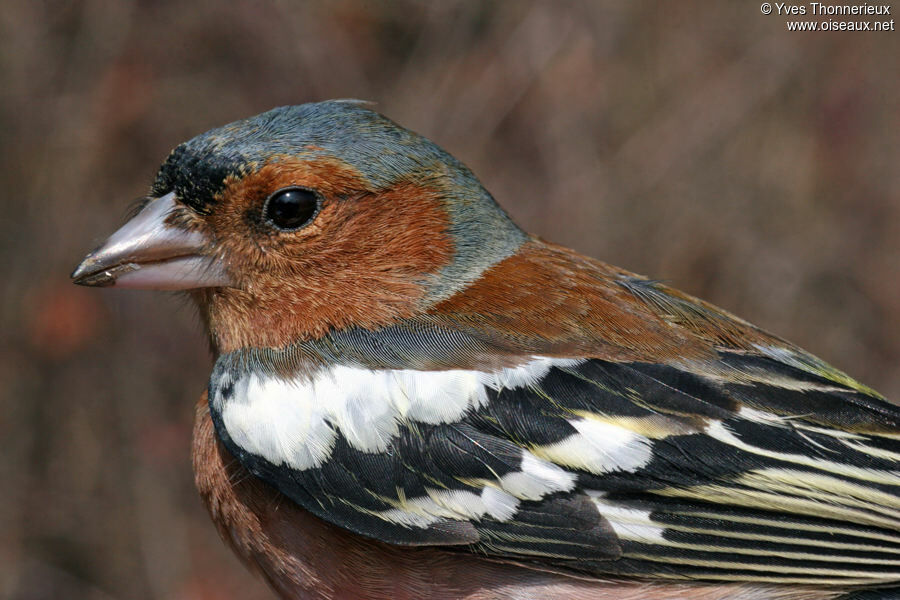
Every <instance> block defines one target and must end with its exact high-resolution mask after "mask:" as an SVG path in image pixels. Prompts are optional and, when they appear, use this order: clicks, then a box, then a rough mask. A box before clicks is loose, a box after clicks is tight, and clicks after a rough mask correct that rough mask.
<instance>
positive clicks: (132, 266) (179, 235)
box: [72, 192, 232, 290]
mask: <svg viewBox="0 0 900 600" xmlns="http://www.w3.org/2000/svg"><path fill="white" fill-rule="evenodd" d="M174 208H175V194H174V192H173V193H169V194H166V195H165V196H162V197H160V198H154V199H153V200H151V201H150V203H149V204H147V206H145V207H144V208H143V209H142V210H141V212H139V213H138V214H137V215H136V216H135V217H134V218H133V219H131V220H130V221H128V222H127V223H125V225H123V226H122V228H121V229H119V230H118V231H116V232H115V233H114V234H112V235H111V236H110V237H109V239H108V240H106V242H105V243H104V244H103V245H102V246H100V248H98V249H97V250H94V251H93V252H91V253H90V254H88V255H87V256H86V257H85V259H84V260H83V261H82V262H81V264H80V265H78V267H77V268H76V269H75V271H74V272H73V273H72V280H73V281H74V282H75V283H77V284H78V285H91V286H115V287H118V288H134V289H153V290H189V289H194V288H202V287H222V286H230V285H232V282H231V279H230V278H229V277H228V274H227V273H226V272H225V269H224V265H222V263H221V261H220V260H216V259H215V258H214V257H212V256H208V255H206V254H204V251H205V250H206V249H207V248H208V247H209V245H210V240H209V239H208V238H207V237H206V236H205V235H203V234H202V233H199V232H197V231H186V230H184V229H180V228H178V227H175V226H172V225H170V224H167V223H166V218H167V217H168V216H169V215H170V214H171V213H172V210H173V209H174Z"/></svg>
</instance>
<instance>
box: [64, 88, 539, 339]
mask: <svg viewBox="0 0 900 600" xmlns="http://www.w3.org/2000/svg"><path fill="white" fill-rule="evenodd" d="M525 239H526V235H525V234H524V233H523V232H522V231H521V230H520V229H519V228H518V227H516V226H515V225H514V224H513V223H512V222H511V221H510V220H509V218H508V217H507V216H506V214H505V213H504V212H503V210H502V209H501V208H500V207H499V206H497V204H496V203H495V202H494V200H493V199H492V198H491V196H490V194H488V192H487V191H486V190H485V189H484V188H483V187H482V186H481V184H480V183H479V182H478V180H477V179H476V178H475V176H474V175H473V174H472V172H471V171H469V170H468V169H467V168H466V167H465V166H464V165H463V164H461V163H460V162H458V161H457V160H455V159H454V158H453V157H452V156H450V155H449V154H447V153H446V152H444V151H443V150H442V149H441V148H439V147H438V146H437V145H435V144H434V143H432V142H430V141H429V140H427V139H425V138H423V137H421V136H419V135H417V134H415V133H413V132H411V131H409V130H406V129H404V128H402V127H400V126H398V125H397V124H395V123H393V122H392V121H390V120H389V119H387V118H385V117H383V116H382V115H380V114H378V113H376V112H373V111H372V110H369V109H368V108H365V107H364V106H363V105H361V104H360V103H358V102H348V101H332V102H322V103H316V104H304V105H300V106H287V107H281V108H276V109H274V110H271V111H269V112H266V113H263V114H261V115H257V116H255V117H251V118H249V119H245V120H243V121H237V122H235V123H231V124H229V125H225V126H224V127H220V128H218V129H214V130H212V131H209V132H207V133H204V134H202V135H200V136H197V137H195V138H194V139H192V140H190V141H188V142H185V143H183V144H181V145H180V146H178V147H177V148H175V150H173V151H172V153H171V154H170V155H169V157H168V158H167V159H166V161H165V162H164V163H163V165H162V167H161V168H160V170H159V173H158V175H157V177H156V181H155V183H154V184H153V187H152V190H151V194H150V197H149V199H148V201H147V202H146V204H145V205H144V206H143V208H142V209H141V211H140V212H139V213H138V214H137V215H136V216H135V217H134V218H133V219H131V220H130V221H129V222H128V223H126V224H125V225H124V226H123V227H122V228H121V229H119V230H118V231H117V232H116V233H114V234H113V235H112V236H111V237H110V238H109V239H108V240H107V241H106V242H105V243H104V244H103V245H102V246H101V247H100V248H99V249H97V250H95V251H94V252H92V253H91V254H90V255H88V256H87V257H86V258H85V260H84V261H83V262H82V263H81V264H80V265H79V266H78V268H77V269H76V270H75V272H74V273H73V275H72V277H73V278H74V280H75V282H76V283H80V284H84V285H99V286H115V287H122V288H148V289H176V290H193V291H192V292H191V293H192V295H193V296H194V297H195V299H196V300H197V302H198V304H199V306H200V309H201V314H202V315H203V317H204V319H205V321H206V324H207V326H208V328H209V332H210V336H211V339H212V343H213V345H214V346H215V347H216V349H217V350H218V351H220V352H228V351H231V350H235V349H238V348H243V347H258V348H259V347H274V348H278V347H284V346H287V345H289V344H290V343H291V342H294V341H298V340H302V339H310V338H317V337H320V336H322V335H324V334H326V333H327V332H328V331H331V330H337V329H343V328H347V327H351V326H358V327H366V328H376V327H379V326H383V325H386V324H389V323H392V322H395V321H398V320H400V319H403V318H407V317H410V316H413V315H415V314H418V313H421V312H422V311H424V310H426V309H427V308H428V307H429V306H432V305H434V304H435V303H437V302H439V301H441V300H443V299H445V298H448V297H449V296H451V295H453V294H454V293H455V292H457V291H459V290H460V289H462V288H463V287H465V286H466V285H467V284H468V283H470V282H472V281H474V280H475V279H477V278H478V277H479V275H480V274H481V273H482V272H483V271H484V270H485V269H487V268H488V267H490V266H491V265H493V264H495V263H496V262H498V261H500V260H502V259H503V258H505V257H507V256H509V255H511V254H512V253H514V252H515V251H516V249H517V248H518V247H519V246H520V245H521V244H522V243H523V242H524V241H525Z"/></svg>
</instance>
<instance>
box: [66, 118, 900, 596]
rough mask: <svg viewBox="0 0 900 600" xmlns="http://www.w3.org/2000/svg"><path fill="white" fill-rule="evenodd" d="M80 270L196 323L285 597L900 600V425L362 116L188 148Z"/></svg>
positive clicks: (766, 337) (225, 529) (831, 371)
mask: <svg viewBox="0 0 900 600" xmlns="http://www.w3.org/2000/svg"><path fill="white" fill-rule="evenodd" d="M72 278H73V280H74V283H76V284H80V285H87V286H97V287H114V288H138V289H157V290H181V291H184V292H185V293H187V294H188V295H189V296H190V297H191V299H192V300H193V301H194V302H195V304H196V306H197V307H198V313H199V315H200V319H201V320H202V322H203V325H204V326H205V330H206V332H207V334H208V338H209V344H210V347H211V349H212V354H213V358H214V366H213V369H212V373H211V375H210V378H209V382H208V386H207V389H206V392H205V393H204V394H203V396H202V397H201V398H200V400H199V402H198V404H197V406H196V422H195V427H194V432H193V442H192V461H193V468H194V474H195V482H196V485H197V488H198V490H199V492H200V495H201V497H202V499H203V501H204V503H205V505H206V507H207V509H208V512H209V513H210V515H211V517H212V520H213V521H214V523H215V525H216V527H217V529H218V532H219V533H220V535H221V537H222V538H223V539H224V541H225V542H226V543H227V544H228V545H230V546H231V548H232V549H233V550H234V551H235V552H236V553H237V555H238V556H239V557H240V558H241V559H242V560H243V561H244V563H245V564H246V565H247V566H248V567H249V568H250V569H252V570H253V571H255V572H256V573H257V574H258V575H259V576H261V577H262V578H263V579H264V580H265V581H266V582H267V583H268V584H269V585H270V587H271V588H272V590H273V591H274V593H275V594H277V595H278V596H279V597H280V598H315V599H334V598H367V599H376V598H398V599H407V598H436V599H450V598H468V599H471V600H476V599H478V600H487V599H495V600H499V599H513V598H515V599H525V598H570V599H575V600H589V599H590V600H606V599H613V598H615V599H617V600H637V599H650V600H667V599H675V598H697V599H701V600H725V599H728V600H775V599H777V600H838V599H840V600H864V599H868V600H874V599H887V598H898V597H900V494H898V491H900V428H898V423H900V408H898V406H897V405H896V404H894V403H891V402H889V401H888V400H887V399H885V398H884V397H883V396H882V395H880V394H879V393H878V392H876V391H875V390H873V389H871V388H869V387H867V386H865V385H863V384H862V383H859V382H857V381H856V380H854V379H853V378H851V377H850V376H849V375H846V374H845V373H843V372H842V371H839V370H838V369H836V368H834V367H832V366H830V365H828V364H827V363H825V362H824V361H822V360H821V359H819V358H817V357H815V356H813V355H812V354H810V353H808V352H806V351H804V350H803V349H801V348H799V347H797V346H795V345H793V344H791V343H789V342H787V341H785V340H783V339H781V338H779V337H776V336H774V335H772V334H769V333H767V332H765V331H763V330H762V329H760V328H758V327H756V326H754V325H752V324H750V323H748V322H746V321H744V320H741V319H740V318H738V317H735V316H733V315H731V314H729V313H728V312H726V311H724V310H722V309H720V308H717V307H715V306H713V305H712V304H709V303H707V302H704V301H702V300H699V299H697V298H694V297H692V296H690V295H687V294H685V293H683V292H680V291H678V290H676V289H674V288H672V287H669V286H668V285H666V284H664V283H663V282H661V281H658V280H654V279H648V278H646V277H643V276H639V275H636V274H634V273H631V272H629V271H627V270H625V269H621V268H618V267H615V266H611V265H608V264H606V263H603V262H601V261H599V260H595V259H593V258H589V257H586V256H583V255H581V254H578V253H577V252H575V251H574V250H571V249H568V248H566V247H563V246H559V245H555V244H553V243H551V242H548V241H544V240H542V239H541V238H539V237H536V236H534V235H530V234H528V233H526V232H525V231H524V230H522V229H521V228H520V227H519V226H518V225H516V224H515V223H514V222H513V221H512V220H511V218H510V217H509V216H508V215H507V213H506V212H505V211H504V210H503V209H502V208H501V206H500V205H499V204H498V203H497V202H496V201H495V200H494V198H493V197H492V196H491V194H490V193H489V192H488V191H487V190H486V189H485V188H484V186H483V185H482V184H481V183H480V182H479V180H478V179H477V178H476V176H475V175H474V174H473V172H472V171H470V170H469V169H468V168H467V167H466V166H465V165H463V164H462V163H461V162H459V161H458V160H457V159H455V158H454V157H452V156H451V155H450V154H448V153H447V152H446V151H444V150H443V149H442V148H440V147H439V146H438V145H436V144H435V143H433V142H432V141H430V140H428V139H427V138H425V137H423V136H421V135H419V134H417V133H414V132H412V131H410V130H408V129H405V128H403V127H402V126H400V125H398V124H396V123H395V122H393V121H391V120H390V119H389V118H387V117H385V116H383V115H381V114H379V113H378V112H376V111H375V110H373V109H372V108H371V107H370V105H368V104H366V103H363V102H360V101H349V100H333V101H324V102H317V103H308V104H302V105H295V106H283V107H280V108H275V109H273V110H270V111H268V112H264V113H262V114H259V115H256V116H253V117H250V118H247V119H244V120H239V121H236V122H234V123H231V124H228V125H225V126H223V127H219V128H217V129H213V130H211V131H208V132H206V133H203V134H201V135H198V136H197V137H194V138H193V139H191V140H189V141H187V142H185V143H182V144H181V145H179V146H177V147H176V148H175V149H174V150H173V151H172V152H171V154H170V155H169V156H168V157H167V158H166V159H165V161H164V163H163V164H162V166H161V167H160V169H159V171H158V174H157V176H156V179H155V181H154V183H153V184H152V187H151V190H150V193H149V194H148V196H147V197H146V198H145V199H144V200H143V202H142V203H141V206H140V208H139V211H138V212H137V213H136V216H134V217H133V218H132V219H131V220H129V221H128V222H126V224H125V225H124V226H122V227H121V229H119V230H118V231H116V232H115V233H113V234H112V235H111V236H110V237H109V238H108V239H107V240H106V241H105V242H104V243H103V245H101V246H100V247H99V248H98V249H96V250H95V251H93V252H92V253H90V254H88V255H87V257H86V258H85V259H84V260H83V262H82V263H81V264H80V265H79V266H78V267H77V268H76V270H75V271H74V272H73V273H72Z"/></svg>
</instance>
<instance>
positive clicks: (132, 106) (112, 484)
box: [0, 0, 900, 600]
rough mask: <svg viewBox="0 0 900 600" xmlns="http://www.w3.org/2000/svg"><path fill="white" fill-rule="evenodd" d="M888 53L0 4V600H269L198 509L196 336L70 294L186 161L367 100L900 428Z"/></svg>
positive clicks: (107, 6)
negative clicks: (295, 118)
mask: <svg viewBox="0 0 900 600" xmlns="http://www.w3.org/2000/svg"><path fill="white" fill-rule="evenodd" d="M894 8H895V9H897V10H900V5H895V6H894ZM898 35H900V34H898V33H897V32H890V31H888V32H870V33H856V32H830V33H803V34H801V33H789V32H787V31H786V27H785V18H784V17H779V16H773V15H770V16H764V15H762V14H761V13H760V10H759V5H758V4H757V3H754V2H716V1H712V0H710V1H707V2H694V1H679V2H627V3H626V2H601V1H594V2H587V1H585V2H566V1H558V2H556V1H554V2H551V1H547V2H525V1H521V2H518V1H517V2H512V1H510V2H455V1H441V2H424V1H422V2H412V1H404V2H375V1H369V2H351V1H336V2H318V3H317V2H307V3H302V4H301V3H297V2H287V1H285V2H257V1H249V0H243V1H237V2H230V3H227V4H226V3H221V4H220V3H215V2H209V1H200V2H194V3H190V4H188V3H183V2H172V1H161V2H150V1H144V2H135V1H133V0H132V1H121V2H111V1H110V2H107V1H102V0H84V1H77V2H30V1H25V0H7V1H5V2H4V3H3V6H2V8H0V82H2V83H0V87H2V91H0V136H2V137H0V140H2V147H0V153H2V164H0V190H2V191H0V217H2V219H0V282H2V284H0V285H2V287H0V448H2V451H0V482H2V483H0V486H2V489H0V598H4V599H13V600H43V599H56V598H64V599H66V598H74V599H92V600H93V599H96V600H109V599H137V600H144V599H147V600H149V599H176V600H201V599H202V600H212V599H217V600H218V599H222V600H229V599H251V600H253V599H262V598H269V597H270V596H269V594H268V591H267V590H266V589H265V587H264V586H263V585H262V584H260V583H258V582H257V581H256V580H254V579H253V578H252V577H251V576H250V575H249V574H247V573H246V572H245V571H244V569H243V568H242V567H241V566H240V565H239V563H238V562H237V560H236V559H235V558H233V557H232V556H231V554H230V553H229V552H228V551H227V550H226V549H225V547H224V546H223V544H221V543H220V541H219V540H218V538H217V536H216V534H215V532H214V529H213V527H212V525H211V524H210V523H209V521H208V518H207V516H206V514H205V512H204V510H203V509H202V507H201V505H200V502H199V499H198V498H197V497H196V494H195V492H194V490H193V487H192V481H191V473H190V466H189V459H188V455H189V439H190V427H191V418H192V413H193V405H194V402H195V400H196V398H197V397H198V395H199V394H200V392H201V391H202V389H203V388H204V386H205V383H206V378H207V375H208V373H209V369H210V364H211V360H210V357H209V355H208V351H207V346H206V343H205V341H204V339H203V335H202V332H201V331H200V330H199V327H198V325H197V324H196V322H195V316H194V312H193V309H192V307H191V306H190V305H189V304H188V303H187V302H186V301H185V300H184V299H183V298H181V297H179V296H178V295H175V294H163V293H140V292H124V291H114V290H93V289H81V288H77V287H75V286H73V285H71V284H70V283H69V282H68V274H69V272H70V270H71V269H72V267H73V266H74V265H75V264H76V263H77V262H78V261H79V260H80V258H81V257H82V256H83V254H84V253H85V252H86V251H87V250H89V249H91V248H92V247H94V246H95V245H96V244H98V243H100V242H101V241H102V240H103V239H104V238H105V236H106V235H107V234H108V233H110V232H112V231H113V229H114V228H116V227H117V226H118V225H119V224H121V222H122V219H123V217H124V215H125V212H126V207H127V206H128V205H129V203H130V202H131V201H132V200H133V199H135V198H137V197H139V196H141V195H143V194H145V193H146V192H147V190H148V186H149V184H150V182H151V180H152V178H153V176H154V173H155V170H156V168H157V166H158V165H159V163H160V162H161V161H162V159H163V158H164V157H165V156H166V154H167V153H168V151H169V150H170V149H171V148H172V147H173V146H175V145H176V144H177V143H179V142H181V141H183V140H186V139H188V138H190V137H192V136H193V135H196V134H198V133H200V132H203V131H205V130H207V129H209V128H212V127H215V126H218V125H221V124H223V123H226V122H229V121H232V120H235V119H238V118H242V117H245V116H249V115H252V114H255V113H258V112H261V111H263V110H267V109H269V108H271V107H273V106H276V105H282V104H294V103H301V102H305V101H311V100H320V99H326V98H334V97H353V98H362V99H367V100H372V101H374V102H376V103H377V105H376V106H377V108H378V109H379V110H380V111H382V112H384V113H386V114H387V115H389V116H391V117H392V118H394V119H395V120H397V121H399V122H400V123H402V124H404V125H406V126H408V127H410V128H412V129H415V130H417V131H419V132H421V133H423V134H425V135H427V136H428V137H430V138H432V139H434V140H435V141H437V142H438V143H440V144H441V145H443V146H444V147H445V148H447V149H448V150H450V151H451V152H452V153H453V154H455V155H456V156H457V157H459V158H460V159H462V160H463V161H464V162H466V163H467V164H468V165H469V166H471V167H472V168H473V170H474V171H475V172H476V173H478V174H479V175H480V177H481V178H482V180H483V181H484V183H485V184H486V186H487V187H488V189H490V190H491V191H492V192H493V194H494V195H495V196H496V198H497V199H498V200H499V201H500V202H501V203H502V204H503V205H504V206H505V207H506V208H507V209H508V210H509V212H510V213H511V214H512V215H513V217H514V218H515V219H516V220H517V221H518V222H519V223H520V224H522V225H523V226H524V227H526V228H527V229H529V230H531V231H533V232H536V233H538V234H540V235H542V236H544V237H545V238H548V239H551V240H554V241H557V242H561V243H563V244H567V245H570V246H573V247H575V248H576V249H578V250H580V251H582V252H584V253H586V254H590V255H592V256H596V257H600V258H603V259H604V260H607V261H609V262H612V263H615V264H618V265H620V266H624V267H627V268H629V269H632V270H634V271H637V272H639V273H642V274H646V275H649V276H651V277H654V278H658V279H663V280H667V281H668V282H670V283H672V284H673V285H675V286H676V287H679V288H681V289H684V290H686V291H688V292H690V293H693V294H696V295H699V296H701V297H704V298H706V299H708V300H711V301H713V302H715V303H717V304H719V305H721V306H723V307H725V308H727V309H729V310H731V311H733V312H735V313H737V314H739V315H741V316H743V317H745V318H747V319H749V320H751V321H753V322H755V323H757V324H759V325H761V326H763V327H765V328H766V329H769V330H771V331H773V332H776V333H778V334H779V335H781V336H783V337H786V338H788V339H790V340H792V341H794V342H796V343H798V344H800V345H802V346H804V347H805V348H807V349H809V350H811V351H812V352H814V353H816V354H818V355H820V356H821V357H823V358H825V359H826V360H828V361H830V362H833V363H834V364H836V365H837V366H839V367H841V368H843V369H844V370H846V371H848V372H849V373H851V374H852V375H854V376H856V377H858V378H860V379H861V380H863V381H865V382H867V383H869V384H870V385H872V386H874V387H876V388H877V389H880V390H882V391H883V392H884V393H885V394H887V395H888V396H889V397H892V398H894V399H897V398H900V283H898V282H900V38H898Z"/></svg>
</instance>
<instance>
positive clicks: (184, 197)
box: [151, 140, 246, 214]
mask: <svg viewBox="0 0 900 600" xmlns="http://www.w3.org/2000/svg"><path fill="white" fill-rule="evenodd" d="M194 141H195V140H191V141H190V142H186V143H184V144H181V145H180V146H178V147H177V148H175V149H174V150H172V152H171V154H169V157H168V158H167V159H166V161H165V162H164V163H163V165H162V166H161V167H160V169H159V173H158V174H157V176H156V181H155V182H154V183H153V188H152V191H151V193H152V195H153V196H156V197H159V196H162V195H164V194H168V193H169V192H175V195H176V196H177V197H178V198H179V199H180V200H181V201H182V202H184V203H185V204H187V205H188V206H190V207H191V208H192V209H194V210H195V211H197V212H198V213H200V214H209V213H210V212H212V209H213V208H214V205H215V203H216V197H217V195H218V194H219V193H220V192H222V191H223V190H224V188H225V180H226V178H227V177H228V176H229V175H241V174H242V173H243V172H244V171H245V169H246V161H245V160H244V158H243V157H241V156H239V155H236V154H229V153H227V152H213V151H212V149H210V148H203V147H197V144H195V143H193V142H194Z"/></svg>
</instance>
